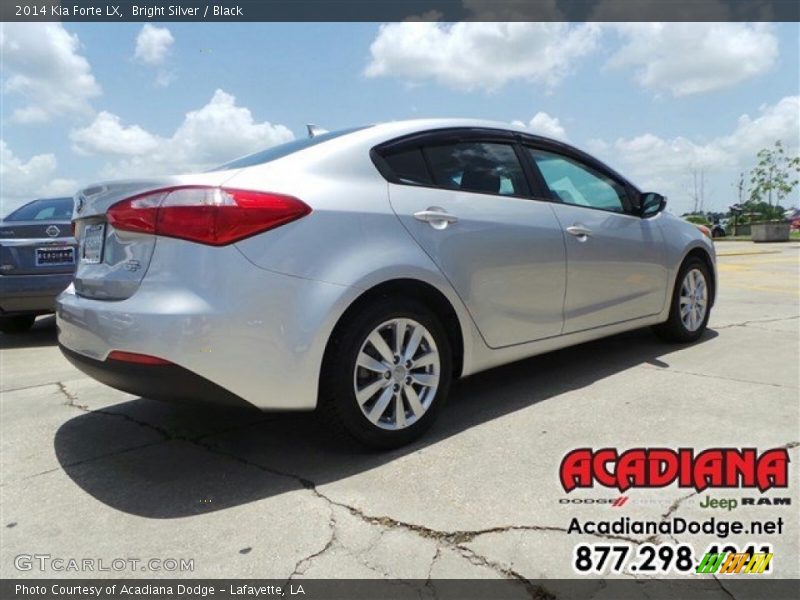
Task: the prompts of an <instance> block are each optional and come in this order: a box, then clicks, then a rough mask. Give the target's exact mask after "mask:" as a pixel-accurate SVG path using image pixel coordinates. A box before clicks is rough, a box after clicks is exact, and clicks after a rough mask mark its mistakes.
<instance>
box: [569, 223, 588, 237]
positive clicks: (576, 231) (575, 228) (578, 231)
mask: <svg viewBox="0 0 800 600" xmlns="http://www.w3.org/2000/svg"><path fill="white" fill-rule="evenodd" d="M567 233H570V234H572V235H574V236H575V237H577V238H584V239H585V238H587V237H589V236H590V235H592V230H591V229H589V228H588V227H585V226H584V225H571V226H569V227H567Z"/></svg>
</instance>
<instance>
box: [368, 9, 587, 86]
mask: <svg viewBox="0 0 800 600" xmlns="http://www.w3.org/2000/svg"><path fill="white" fill-rule="evenodd" d="M599 33H600V27H599V26H598V25H595V24H586V25H572V24H569V23H553V22H550V23H477V22H468V23H455V24H451V25H448V24H441V23H420V22H404V23H390V24H386V25H382V26H381V28H380V30H379V32H378V35H377V37H376V38H375V40H374V41H373V42H372V45H371V46H370V54H371V61H370V63H369V64H368V65H367V68H366V70H365V75H366V76H367V77H382V76H391V77H398V78H401V79H404V80H406V81H411V82H419V81H424V80H428V79H432V80H434V81H436V82H438V83H441V84H444V85H446V86H449V87H452V88H456V89H462V90H474V89H483V90H488V91H493V90H497V89H499V88H500V87H502V86H503V85H505V84H506V83H508V82H510V81H514V80H524V81H534V82H541V83H544V84H545V85H547V86H554V85H557V84H558V83H559V82H560V81H561V80H562V79H563V78H564V77H565V76H566V75H567V74H568V73H569V71H570V70H571V68H572V64H573V63H574V61H575V60H576V59H577V58H579V57H581V56H583V55H585V54H587V53H589V52H590V51H592V50H593V49H594V48H595V45H596V42H597V38H598V36H599Z"/></svg>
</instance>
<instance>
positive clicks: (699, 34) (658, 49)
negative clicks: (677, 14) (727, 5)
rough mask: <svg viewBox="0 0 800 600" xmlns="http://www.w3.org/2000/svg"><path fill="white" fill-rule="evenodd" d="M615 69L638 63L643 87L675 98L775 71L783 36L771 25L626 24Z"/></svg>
mask: <svg viewBox="0 0 800 600" xmlns="http://www.w3.org/2000/svg"><path fill="white" fill-rule="evenodd" d="M613 28H614V29H615V30H616V31H617V32H618V33H619V35H620V36H621V37H622V39H623V40H624V42H623V45H622V47H621V48H620V49H619V50H617V51H616V52H615V53H614V54H613V55H612V57H611V59H610V60H609V61H608V66H609V67H610V68H624V67H632V68H633V69H634V70H635V78H636V80H637V81H638V82H639V84H640V85H642V86H644V87H646V88H649V89H653V90H655V91H656V92H660V91H662V90H667V91H669V92H670V93H671V94H672V95H673V96H675V97H679V96H688V95H691V94H699V93H703V92H710V91H714V90H720V89H724V88H728V87H731V86H733V85H735V84H737V83H740V82H742V81H745V80H746V79H749V78H751V77H754V76H756V75H759V74H761V73H764V72H766V71H767V70H769V69H770V68H771V67H772V66H773V65H774V64H775V61H776V59H777V56H778V40H777V38H776V37H775V35H774V33H773V28H772V26H771V25H770V24H767V23H755V24H749V23H621V24H615V25H613Z"/></svg>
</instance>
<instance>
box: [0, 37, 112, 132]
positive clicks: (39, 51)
mask: <svg viewBox="0 0 800 600" xmlns="http://www.w3.org/2000/svg"><path fill="white" fill-rule="evenodd" d="M80 47H81V45H80V40H79V39H78V36H77V35H71V34H70V33H68V32H67V30H66V29H64V27H63V25H61V24H60V23H13V24H12V23H5V24H3V25H2V27H0V52H1V53H2V55H3V71H4V79H3V93H4V94H17V95H19V96H21V97H22V98H23V99H24V101H25V106H23V107H22V108H18V109H16V110H15V111H14V112H13V114H12V118H13V120H15V121H17V122H20V123H33V122H45V121H49V120H50V119H51V118H53V117H57V116H62V115H87V114H92V113H93V112H94V111H93V109H92V107H91V104H90V103H89V100H90V99H91V98H93V97H95V96H98V95H99V94H100V93H101V90H100V85H99V84H98V83H97V81H96V80H95V78H94V75H92V69H91V66H90V65H89V62H88V61H87V60H86V58H85V57H83V56H82V55H81V54H80Z"/></svg>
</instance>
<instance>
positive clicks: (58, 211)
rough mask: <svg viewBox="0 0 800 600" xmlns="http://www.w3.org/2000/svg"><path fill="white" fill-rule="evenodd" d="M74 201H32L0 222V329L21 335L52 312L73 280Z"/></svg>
mask: <svg viewBox="0 0 800 600" xmlns="http://www.w3.org/2000/svg"><path fill="white" fill-rule="evenodd" d="M72 207H73V203H72V198H49V199H42V200H34V201H33V202H29V203H28V204H26V205H24V206H22V207H20V208H18V209H17V210H15V211H14V212H12V213H11V214H10V215H8V216H7V217H6V218H5V219H3V220H2V221H0V331H2V332H3V333H19V332H22V331H27V330H28V329H30V328H31V326H32V325H33V322H34V320H35V318H36V315H40V314H46V313H51V312H54V311H55V298H56V296H57V295H58V294H59V293H61V291H62V290H64V288H66V287H67V286H68V285H69V283H70V281H71V280H72V274H73V272H74V271H75V256H76V253H77V243H76V241H75V238H74V237H73V236H72V224H71V220H72Z"/></svg>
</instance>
